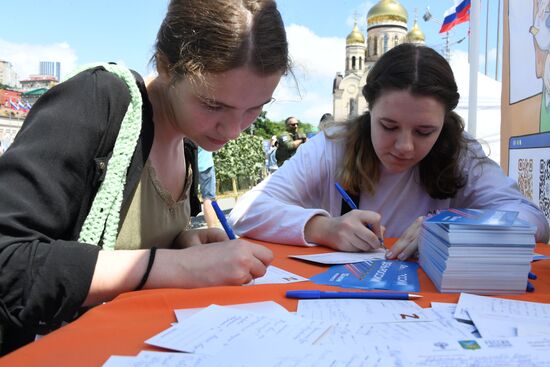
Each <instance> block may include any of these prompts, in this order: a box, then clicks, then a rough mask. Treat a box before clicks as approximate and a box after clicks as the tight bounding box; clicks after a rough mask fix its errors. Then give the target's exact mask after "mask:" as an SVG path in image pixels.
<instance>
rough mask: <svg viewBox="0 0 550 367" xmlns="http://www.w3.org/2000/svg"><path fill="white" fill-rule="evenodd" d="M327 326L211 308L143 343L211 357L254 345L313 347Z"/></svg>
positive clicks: (253, 346)
mask: <svg viewBox="0 0 550 367" xmlns="http://www.w3.org/2000/svg"><path fill="white" fill-rule="evenodd" d="M329 327H330V325H329V324H328V323H324V322H319V321H317V320H307V319H302V318H292V319H291V318H284V319H283V318H274V317H267V316H264V315H259V314H255V313H252V312H247V311H242V310H237V309H232V308H228V307H222V306H218V305H211V306H209V307H207V308H205V309H204V310H202V311H200V312H198V313H196V314H194V315H193V316H191V317H190V318H188V319H186V320H184V321H183V322H182V323H179V324H178V325H176V326H172V327H170V328H169V329H167V330H164V331H163V332H161V333H159V334H157V335H155V336H153V337H152V338H150V339H148V340H146V341H145V342H146V343H147V344H150V345H155V346H158V347H162V348H167V349H171V350H177V351H181V352H193V353H202V354H206V355H213V354H216V353H220V352H222V351H224V350H227V349H232V350H242V351H243V352H244V351H247V350H250V349H253V348H255V345H259V346H261V345H270V346H275V345H277V346H280V347H282V348H285V347H286V346H294V345H312V344H313V343H314V342H315V341H316V340H317V339H319V338H320V337H321V335H322V334H323V333H325V332H326V331H327V329H328V328H329Z"/></svg>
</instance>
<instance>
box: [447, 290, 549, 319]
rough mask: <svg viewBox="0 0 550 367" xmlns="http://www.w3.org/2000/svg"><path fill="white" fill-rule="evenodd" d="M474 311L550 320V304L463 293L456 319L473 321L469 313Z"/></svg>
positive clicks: (457, 308)
mask: <svg viewBox="0 0 550 367" xmlns="http://www.w3.org/2000/svg"><path fill="white" fill-rule="evenodd" d="M472 309H475V310H478V311H480V312H482V313H490V314H497V315H502V316H510V317H524V318H531V319H542V320H550V304H546V303H537V302H527V301H517V300H512V299H504V298H497V297H487V296H478V295H475V294H469V293H461V294H460V298H459V299H458V304H457V307H456V311H455V315H454V316H455V318H457V319H459V320H471V319H470V317H469V316H468V312H467V311H468V310H472Z"/></svg>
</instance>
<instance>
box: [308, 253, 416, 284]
mask: <svg viewBox="0 0 550 367" xmlns="http://www.w3.org/2000/svg"><path fill="white" fill-rule="evenodd" d="M310 280H311V281H312V282H313V283H316V284H325V285H334V286H338V287H343V288H357V289H385V290H394V291H401V292H418V291H420V283H419V281H418V264H417V263H414V262H410V261H399V260H369V261H363V262H359V263H354V264H345V265H337V266H332V267H330V269H328V270H327V271H325V272H323V273H321V274H317V275H315V276H313V277H311V278H310Z"/></svg>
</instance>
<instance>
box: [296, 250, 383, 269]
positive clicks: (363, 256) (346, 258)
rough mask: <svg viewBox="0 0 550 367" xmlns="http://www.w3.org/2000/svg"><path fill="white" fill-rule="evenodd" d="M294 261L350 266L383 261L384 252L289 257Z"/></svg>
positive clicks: (331, 253)
mask: <svg viewBox="0 0 550 367" xmlns="http://www.w3.org/2000/svg"><path fill="white" fill-rule="evenodd" d="M289 257H292V258H294V259H301V260H307V261H311V262H315V263H318V264H328V265H336V264H352V263H358V262H361V261H365V260H373V259H385V258H386V250H384V249H376V250H373V251H371V252H327V253H324V254H313V255H290V256H289Z"/></svg>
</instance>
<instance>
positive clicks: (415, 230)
mask: <svg viewBox="0 0 550 367" xmlns="http://www.w3.org/2000/svg"><path fill="white" fill-rule="evenodd" d="M423 221H424V217H418V218H416V220H415V221H414V222H413V223H412V224H411V225H410V226H409V228H407V230H406V231H405V233H403V235H402V236H401V238H399V240H397V242H396V243H395V244H394V245H393V246H392V248H391V250H389V251H388V252H387V253H386V258H387V259H395V258H397V259H399V260H405V259H408V258H409V257H411V256H412V255H414V254H415V253H416V251H417V250H418V241H419V239H420V230H421V229H422V222H423Z"/></svg>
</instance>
